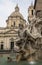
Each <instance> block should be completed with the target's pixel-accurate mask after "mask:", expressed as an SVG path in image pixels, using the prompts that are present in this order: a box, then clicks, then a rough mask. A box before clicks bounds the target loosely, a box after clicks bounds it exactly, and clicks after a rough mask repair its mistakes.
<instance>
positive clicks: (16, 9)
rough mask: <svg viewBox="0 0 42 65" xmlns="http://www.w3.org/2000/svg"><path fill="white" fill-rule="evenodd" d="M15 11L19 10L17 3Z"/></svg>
mask: <svg viewBox="0 0 42 65" xmlns="http://www.w3.org/2000/svg"><path fill="white" fill-rule="evenodd" d="M15 12H19V7H18V4H17V5H16V7H15Z"/></svg>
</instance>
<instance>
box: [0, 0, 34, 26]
mask: <svg viewBox="0 0 42 65" xmlns="http://www.w3.org/2000/svg"><path fill="white" fill-rule="evenodd" d="M31 3H33V4H34V0H0V27H5V26H6V20H7V18H8V16H9V15H10V14H11V13H12V12H13V11H14V8H15V6H16V4H18V6H19V8H20V12H21V14H22V15H23V17H24V18H25V19H26V20H27V16H28V7H29V6H30V5H31Z"/></svg>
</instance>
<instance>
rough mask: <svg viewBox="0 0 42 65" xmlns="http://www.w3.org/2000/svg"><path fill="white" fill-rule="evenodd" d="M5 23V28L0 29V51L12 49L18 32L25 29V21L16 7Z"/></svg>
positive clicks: (17, 37)
mask: <svg viewBox="0 0 42 65" xmlns="http://www.w3.org/2000/svg"><path fill="white" fill-rule="evenodd" d="M6 23H7V26H6V27H5V28H1V27H0V50H11V49H14V47H16V45H15V43H16V41H17V40H18V39H19V36H18V33H19V30H20V29H23V28H25V25H26V20H25V19H24V17H23V16H22V14H21V13H20V11H19V7H18V5H16V7H15V11H13V12H12V14H11V15H10V16H9V17H8V19H7V20H6ZM22 27H23V28H22ZM16 48H17V47H16Z"/></svg>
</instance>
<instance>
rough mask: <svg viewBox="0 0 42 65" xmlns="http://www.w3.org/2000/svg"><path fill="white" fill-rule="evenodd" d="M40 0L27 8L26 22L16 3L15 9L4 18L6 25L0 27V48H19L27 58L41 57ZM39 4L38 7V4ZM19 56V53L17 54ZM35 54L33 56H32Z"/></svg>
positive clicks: (41, 10) (41, 17)
mask: <svg viewBox="0 0 42 65" xmlns="http://www.w3.org/2000/svg"><path fill="white" fill-rule="evenodd" d="M41 2H42V1H41V0H35V3H34V6H33V4H31V6H29V8H28V22H29V24H26V20H25V19H24V17H23V16H22V14H21V13H20V11H19V7H18V5H16V7H15V11H14V12H12V14H11V15H10V16H9V17H8V19H7V20H6V23H7V26H6V27H5V28H0V50H12V49H14V50H15V49H16V48H19V50H20V51H22V54H23V52H25V55H24V54H23V56H24V57H25V58H27V60H31V59H32V60H33V59H34V60H35V59H36V60H37V59H38V58H42V7H41V4H40V3H41ZM39 4H40V7H39V6H38V5H39ZM19 56H20V57H22V58H23V56H21V53H20V55H19ZM34 56H35V57H34Z"/></svg>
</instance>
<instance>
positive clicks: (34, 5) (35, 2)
mask: <svg viewBox="0 0 42 65" xmlns="http://www.w3.org/2000/svg"><path fill="white" fill-rule="evenodd" d="M36 3H37V0H35V3H34V9H35V7H36Z"/></svg>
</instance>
